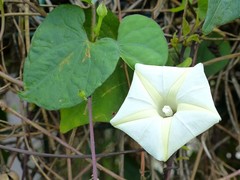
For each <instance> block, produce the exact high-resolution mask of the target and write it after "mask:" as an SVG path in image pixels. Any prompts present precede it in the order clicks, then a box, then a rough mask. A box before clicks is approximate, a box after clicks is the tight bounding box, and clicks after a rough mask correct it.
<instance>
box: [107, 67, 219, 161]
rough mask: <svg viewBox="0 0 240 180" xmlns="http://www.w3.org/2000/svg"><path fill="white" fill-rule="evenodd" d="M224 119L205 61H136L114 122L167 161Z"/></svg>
mask: <svg viewBox="0 0 240 180" xmlns="http://www.w3.org/2000/svg"><path fill="white" fill-rule="evenodd" d="M220 119H221V117H220V116H219V114H218V112H217V110H216V108H215V106H214V102H213V99H212V96H211V92H210V87H209V84H208V80H207V78H206V76H205V74H204V69H203V65H202V64H197V65H196V66H195V67H189V68H179V67H166V66H152V65H143V64H136V65H135V71H134V76H133V81H132V84H131V88H130V90H129V92H128V95H127V97H126V99H125V101H124V103H123V104H122V106H121V108H120V109H119V111H118V113H117V114H116V115H115V117H114V118H113V119H112V120H111V121H110V123H111V124H112V125H113V126H114V127H116V128H118V129H121V130H122V131H124V132H125V133H127V134H128V135H129V136H131V137H132V138H133V139H134V140H135V141H136V142H138V143H139V144H140V145H141V146H142V147H143V148H144V149H145V150H146V151H147V152H148V153H149V154H151V155H152V156H153V157H155V158H156V159H157V160H160V161H166V160H167V159H168V158H169V157H170V156H171V155H172V154H173V153H174V152H175V151H177V150H178V149H179V148H181V147H182V146H183V145H184V144H186V143H187V142H188V141H190V140H191V139H193V138H194V137H196V136H197V135H199V134H201V133H202V132H204V131H206V130H207V129H209V128H210V127H211V126H213V125H214V124H215V123H217V122H219V120H220Z"/></svg>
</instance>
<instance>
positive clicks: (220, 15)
mask: <svg viewBox="0 0 240 180" xmlns="http://www.w3.org/2000/svg"><path fill="white" fill-rule="evenodd" d="M239 17H240V1H239V0H209V2H208V10H207V16H206V19H205V22H204V24H203V28H202V30H203V33H204V34H208V33H210V32H211V31H212V30H213V28H214V27H216V26H220V25H223V24H226V23H228V22H230V21H232V20H234V19H237V18H239Z"/></svg>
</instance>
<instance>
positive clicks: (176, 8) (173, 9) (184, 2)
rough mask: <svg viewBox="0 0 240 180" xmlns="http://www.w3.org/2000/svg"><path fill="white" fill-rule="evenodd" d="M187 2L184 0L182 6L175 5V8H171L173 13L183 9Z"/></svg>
mask: <svg viewBox="0 0 240 180" xmlns="http://www.w3.org/2000/svg"><path fill="white" fill-rule="evenodd" d="M186 2H187V1H186V0H182V3H181V5H180V6H178V7H175V8H171V9H170V11H171V12H173V13H176V12H180V11H183V10H184V8H185V6H186Z"/></svg>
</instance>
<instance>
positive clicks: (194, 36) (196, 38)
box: [184, 34, 200, 46]
mask: <svg viewBox="0 0 240 180" xmlns="http://www.w3.org/2000/svg"><path fill="white" fill-rule="evenodd" d="M192 41H195V42H198V43H200V39H199V35H198V34H192V35H190V36H188V37H187V39H186V40H185V41H184V45H185V46H189V44H190V43H192Z"/></svg>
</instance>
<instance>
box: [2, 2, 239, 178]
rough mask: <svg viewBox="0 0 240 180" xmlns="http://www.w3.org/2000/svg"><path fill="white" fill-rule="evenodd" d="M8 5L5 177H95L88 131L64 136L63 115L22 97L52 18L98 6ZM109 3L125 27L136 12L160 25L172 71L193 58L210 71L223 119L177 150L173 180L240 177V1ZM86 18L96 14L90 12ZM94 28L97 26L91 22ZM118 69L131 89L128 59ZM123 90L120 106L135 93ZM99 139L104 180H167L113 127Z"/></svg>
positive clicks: (97, 128) (104, 126) (101, 129)
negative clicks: (35, 45) (62, 9)
mask: <svg viewBox="0 0 240 180" xmlns="http://www.w3.org/2000/svg"><path fill="white" fill-rule="evenodd" d="M0 2H1V31H0V43H1V44H0V46H1V47H0V50H1V62H0V63H1V64H0V70H1V71H0V76H1V79H0V85H1V87H0V93H1V99H2V100H1V102H0V106H1V107H2V111H1V113H0V163H1V166H0V179H1V178H7V176H12V177H13V176H18V177H19V179H90V178H91V174H92V166H91V161H90V157H91V151H90V145H89V144H90V140H89V127H88V125H83V126H80V127H77V128H74V129H73V130H71V131H68V132H67V133H65V134H62V133H60V131H59V127H60V112H59V111H48V110H46V109H43V108H40V107H38V106H36V105H34V104H28V103H26V102H24V101H22V100H20V99H19V97H18V95H17V94H18V92H19V91H21V90H22V89H23V83H22V74H23V64H24V61H25V58H26V56H27V54H28V52H29V48H30V44H31V38H32V36H33V34H34V32H35V31H36V29H37V27H38V26H39V25H40V24H41V22H42V21H43V20H44V18H45V17H46V16H47V14H48V13H49V12H50V11H51V10H52V9H53V8H55V7H56V6H57V5H59V4H66V3H68V4H77V5H79V6H81V7H82V8H84V9H88V8H89V7H90V5H88V4H87V3H84V2H81V1H80V0H69V1H67V0H59V1H56V0H48V1H47V0H46V1H36V0H33V1H29V0H4V1H0ZM105 4H106V6H107V7H108V9H109V10H110V11H112V12H113V14H115V15H116V19H119V20H120V21H121V20H122V18H124V17H125V16H127V15H131V14H142V15H145V16H147V17H151V18H152V19H154V20H155V21H156V22H157V23H158V24H159V25H160V27H161V28H162V30H163V31H164V35H165V37H166V39H167V41H168V43H169V44H168V45H169V58H168V62H167V65H178V64H180V63H182V62H184V63H188V62H189V57H190V58H191V59H192V62H194V63H197V62H203V63H204V65H205V70H206V74H207V76H208V79H209V83H210V85H211V88H212V95H213V99H214V101H215V105H216V107H217V109H218V111H219V113H220V115H221V117H222V121H221V122H220V123H219V124H217V125H215V126H214V127H213V128H211V129H210V130H209V131H207V132H205V133H203V134H202V135H200V136H199V137H197V138H196V139H194V140H193V141H191V142H190V143H189V144H187V146H186V147H185V148H182V149H180V150H179V151H178V152H177V154H176V159H175V160H174V167H171V169H172V171H171V173H172V175H171V176H172V178H173V179H229V178H232V179H238V176H240V169H239V167H240V161H239V159H240V144H239V143H240V126H239V109H240V86H239V79H240V71H239V57H240V20H239V17H240V14H239V12H240V9H239V7H240V5H239V4H240V2H239V1H238V0H232V1H231V3H230V4H229V3H227V1H225V0H222V1H221V0H209V2H208V1H207V0H192V1H187V0H186V1H182V2H181V1H178V0H121V1H120V0H106V1H105ZM85 14H90V12H89V10H86V11H85ZM66 16H67V15H66ZM112 17H114V16H112ZM204 20H205V21H204ZM112 22H116V21H115V20H114V21H112ZM204 22H205V23H204ZM105 25H107V24H105ZM117 26H118V24H117V23H116V24H114V23H112V24H110V25H109V27H111V28H112V29H111V32H113V34H111V33H109V32H108V33H109V34H107V35H106V36H111V37H112V38H114V37H115V38H116V36H117ZM87 28H89V25H88V24H87V23H86V24H85V29H87ZM146 59H147V57H146ZM117 67H118V68H117V70H116V71H119V72H120V73H118V74H119V76H120V77H119V76H117V77H115V76H114V78H120V79H125V81H124V82H125V84H126V87H127V84H129V83H130V79H131V77H132V70H130V69H127V71H125V70H126V67H125V64H124V63H123V62H122V61H120V62H119V65H118V66H117ZM107 88H109V87H107ZM120 92H122V93H121V95H122V97H118V98H119V104H120V103H121V101H122V100H123V99H124V97H125V95H126V93H127V88H124V89H123V90H121V91H120ZM110 98H112V97H110ZM107 101H109V99H108V100H107ZM102 103H103V106H104V107H107V106H109V104H108V103H106V101H102ZM99 106H100V105H99ZM100 107H101V106H100ZM115 108H117V107H115ZM99 111H101V109H100V110H99ZM114 113H115V112H112V115H114ZM109 120H110V119H109ZM83 124H84V123H83ZM77 125H79V124H77ZM77 125H76V126H77ZM74 127H75V126H74ZM71 128H72V127H71ZM71 128H70V129H71ZM94 133H95V142H96V152H97V154H98V155H97V158H98V159H97V160H98V163H99V164H98V170H99V179H106V180H107V179H140V178H142V179H164V175H163V174H164V169H165V168H166V166H167V164H164V163H162V162H157V161H155V160H154V159H153V158H151V156H149V155H148V154H147V153H144V152H143V150H142V149H141V148H140V147H139V146H138V145H137V144H136V143H135V142H134V141H133V140H132V139H130V138H129V137H128V136H126V135H124V134H123V133H122V132H120V131H119V130H117V129H114V128H113V127H112V126H111V125H110V124H109V123H99V122H96V123H95V124H94ZM14 172H15V173H14ZM16 172H17V173H16Z"/></svg>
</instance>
